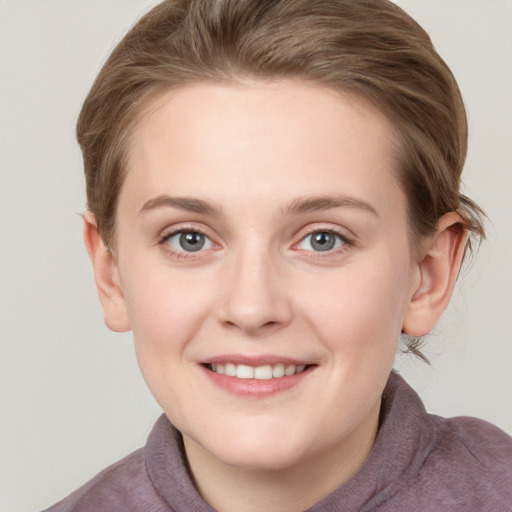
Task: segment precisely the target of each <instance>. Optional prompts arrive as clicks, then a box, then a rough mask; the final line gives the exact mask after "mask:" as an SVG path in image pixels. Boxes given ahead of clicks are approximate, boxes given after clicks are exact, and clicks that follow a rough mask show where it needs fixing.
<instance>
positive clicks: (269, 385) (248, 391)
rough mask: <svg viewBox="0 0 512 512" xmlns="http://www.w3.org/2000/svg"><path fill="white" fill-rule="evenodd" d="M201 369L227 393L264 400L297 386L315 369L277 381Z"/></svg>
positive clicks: (310, 368)
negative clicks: (231, 375) (239, 376)
mask: <svg viewBox="0 0 512 512" xmlns="http://www.w3.org/2000/svg"><path fill="white" fill-rule="evenodd" d="M201 368H202V370H203V372H205V374H206V376H207V377H208V378H209V379H210V381H211V382H213V384H215V385H216V386H218V387H219V388H222V389H223V390H225V391H228V392H229V393H232V394H234V395H239V396H244V397H253V398H265V397H268V396H272V395H275V394H277V393H281V392H283V391H286V390H288V389H291V388H293V387H294V386H297V385H298V384H300V383H301V382H302V381H303V380H304V379H305V378H307V377H308V376H309V375H310V374H311V373H312V371H313V370H314V368H315V367H314V366H312V367H309V368H306V370H304V371H303V372H301V373H297V374H295V375H290V376H288V377H280V378H278V379H238V378H236V377H229V376H228V375H223V374H221V373H215V372H212V371H211V370H209V369H208V368H207V367H205V366H202V365H201Z"/></svg>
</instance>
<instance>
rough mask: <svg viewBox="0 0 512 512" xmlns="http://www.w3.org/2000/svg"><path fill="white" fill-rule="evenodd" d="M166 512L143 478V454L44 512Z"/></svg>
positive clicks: (137, 453) (106, 471)
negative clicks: (137, 511)
mask: <svg viewBox="0 0 512 512" xmlns="http://www.w3.org/2000/svg"><path fill="white" fill-rule="evenodd" d="M148 506H149V507H150V509H151V510H152V511H153V510H154V511H155V512H157V511H158V512H160V511H162V512H163V511H168V510H169V509H168V508H167V507H165V506H164V505H163V503H162V501H161V500H160V498H159V497H158V495H157V494H156V493H155V492H154V490H153V487H152V485H151V482H150V480H149V478H148V476H147V472H146V469H145V462H144V450H143V449H140V450H137V451H135V452H133V453H132V454H130V455H128V456H127V457H125V458H124V459H122V460H120V461H118V462H116V463H115V464H112V465H111V466H109V467H108V468H106V469H104V470H103V471H102V472H101V473H99V474H98V475H96V476H95V477H94V478H93V479H92V480H90V481H89V482H87V483H86V484H85V485H83V486H82V487H80V488H79V489H77V490H76V491H75V492H73V493H72V494H71V495H69V496H68V497H67V498H65V499H64V500H62V501H60V502H59V503H57V504H56V505H54V506H52V507H50V508H49V509H47V510H46V511H45V512H99V511H109V512H121V511H130V510H134V511H135V510H146V509H148V508H147V507H148Z"/></svg>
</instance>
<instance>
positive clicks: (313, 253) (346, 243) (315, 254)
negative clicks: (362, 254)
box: [294, 227, 354, 258]
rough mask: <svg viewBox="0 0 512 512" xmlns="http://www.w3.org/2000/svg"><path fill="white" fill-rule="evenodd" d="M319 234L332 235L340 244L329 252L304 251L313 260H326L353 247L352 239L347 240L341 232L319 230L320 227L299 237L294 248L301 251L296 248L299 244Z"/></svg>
mask: <svg viewBox="0 0 512 512" xmlns="http://www.w3.org/2000/svg"><path fill="white" fill-rule="evenodd" d="M320 233H322V234H329V235H334V236H335V237H337V238H338V239H339V240H340V241H341V243H342V244H341V247H337V248H333V249H329V250H326V251H309V250H306V252H308V253H309V257H313V258H328V257H332V256H333V255H339V254H341V253H343V252H345V251H346V250H347V249H348V248H349V247H351V246H352V245H354V241H353V239H351V238H349V237H348V236H347V235H346V234H345V233H342V232H341V231H338V230H337V229H334V228H321V227H318V228H314V229H310V230H308V231H307V232H306V233H305V234H303V235H302V236H301V238H300V240H299V242H298V243H296V244H295V245H294V248H297V250H301V249H300V248H299V247H298V246H299V245H300V244H301V243H303V242H304V241H305V240H306V239H307V238H308V237H310V236H312V235H314V234H320Z"/></svg>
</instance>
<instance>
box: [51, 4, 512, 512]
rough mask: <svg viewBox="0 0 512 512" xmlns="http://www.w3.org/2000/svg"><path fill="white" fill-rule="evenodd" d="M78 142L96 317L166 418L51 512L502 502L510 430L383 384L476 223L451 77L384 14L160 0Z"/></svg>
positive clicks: (379, 8) (98, 93)
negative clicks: (126, 350) (130, 348)
mask: <svg viewBox="0 0 512 512" xmlns="http://www.w3.org/2000/svg"><path fill="white" fill-rule="evenodd" d="M78 139H79V142H80V145H81V147H82V151H83V155H84V166H85V174H86V180H87V194H88V212H87V213H86V215H85V216H84V221H85V241H86V245H87V248H88V251H89V255H90V257H91V260H92V263H93V267H94V271H95V277H96V284H97V287H98V292H99V296H100V300H101V302H102V305H103V310H104V315H105V321H106V323H107V325H108V326H109V327H110V328H111V329H112V330H114V331H127V330H132V331H133V335H134V341H135V347H136V351H137V357H138V361H139V365H140V367H141V370H142V373H143V375H144V378H145V379H146V382H147V384H148V386H149V388H150V390H151V391H152V393H153V394H154V396H155V398H156V399H157V401H158V403H159V404H160V405H161V407H162V408H163V410H164V413H165V414H164V416H162V418H161V419H160V420H159V421H158V422H157V424H156V425H155V428H154V430H153V432H152V434H151V435H150V438H149V440H148V444H147V445H146V447H145V449H144V450H139V451H138V452H135V453H134V454H132V455H130V456H128V457H127V458H126V459H124V460H123V461H121V462H119V463H117V464H115V465H114V466H112V467H110V468H108V469H107V470H105V472H103V473H102V474H100V475H99V476H98V477H96V478H95V479H93V480H92V481H91V482H89V483H88V484H86V485H85V486H84V487H83V488H81V489H79V490H78V491H76V492H75V493H74V494H73V495H71V496H70V497H69V498H67V499H66V500H64V501H63V502H61V503H60V504H58V505H56V506H55V507H53V508H51V509H50V510H52V511H58V510H84V511H86V510H145V509H147V510H176V511H178V510H180V511H182V510H183V511H184V510H205V511H206V510H212V508H213V509H216V510H220V511H231V510H248V511H251V510H265V511H272V510H280V511H288V510H289V511H296V510H305V509H308V510H382V511H386V510H395V511H396V510H464V509H466V510H502V509H503V510H506V509H507V507H509V508H510V506H511V503H512V497H511V495H510V490H509V489H510V483H511V482H510V481H511V478H512V477H511V469H510V468H511V466H512V441H511V439H510V438H509V437H508V436H507V435H506V434H504V433H503V432H501V431H499V429H497V428H495V427H493V426H491V425H488V424H486V423H484V422H481V421H479V420H475V419H469V418H459V419H455V420H444V419H442V418H438V417H435V416H430V415H428V414H426V412H425V411H424V408H423V406H422V404H421V402H420V401H419V398H418V397H417V395H416V394H415V393H414V392H413V391H412V390H411V389H410V388H409V387H408V385H407V384H406V383H405V381H403V379H401V378H400V377H399V376H397V375H394V374H392V365H393V361H394V356H395V354H396V350H397V345H398V341H399V338H400V336H401V335H404V336H408V337H410V338H411V341H410V344H411V345H410V346H411V350H412V351H418V350H419V349H418V344H417V340H418V339H419V338H421V337H422V336H424V335H426V334H427V333H428V332H430V331H431V330H432V328H433V327H434V326H435V324H436V322H437V320H438V319H439V317H440V316H441V314H442V313H443V311H444V310H445V308H446V306H447V305H448V302H449V300H450V296H451V293H452V290H453V286H454V283H455V280H456V277H457V275H458V272H459V269H460V265H461V263H462V260H463V258H464V255H465V253H466V251H467V250H468V249H470V248H471V243H470V242H471V239H472V238H475V237H476V238H477V237H478V236H483V234H484V231H483V227H482V223H481V215H482V212H481V210H480V209H479V208H478V206H477V205H476V204H474V203H473V202H472V201H471V200H470V199H468V198H467V197H465V196H464V195H462V194H461V193H460V174H461V171H462V168H463V163H464V159H465V154H466V144H467V127H466V118H465V112H464V107H463V104H462V100H461V98H460V93H459V91H458V87H457V84H456V82H455V79H454V78H453V75H452V74H451V72H450V70H449V69H448V68H447V66H446V65H445V63H444V62H443V61H442V60H441V58H440V57H439V56H438V55H437V53H436V52H435V51H434V49H433V47H432V45H431V43H430V40H429V38H428V36H427V35H426V34H425V32H424V31H423V30H422V29H421V28H420V27H419V26H418V25H417V24H416V23H415V22H414V21H413V20H412V19H411V18H410V17H408V16H407V15H406V14H405V13H404V12H403V11H402V10H400V9H399V8H397V7H396V6H395V5H393V4H391V3H389V2H386V1H382V0H379V1H377V0H374V1H369V2H364V3H362V2H356V1H354V0H352V1H311V0H308V1H290V0H280V1H279V0H276V1H269V2H252V1H251V2H249V1H240V0H239V1H237V2H234V1H229V0H218V1H215V2H206V1H199V0H198V1H166V2H163V3H161V4H160V5H158V6H157V7H155V8H154V9H153V10H152V11H151V12H150V13H148V14H147V15H146V16H145V17H144V18H143V19H142V20H141V21H139V23H138V24H137V25H136V26H135V27H134V28H133V29H132V30H131V31H130V32H129V33H128V35H127V36H126V37H125V38H124V40H123V41H122V42H121V43H120V44H119V45H118V47H117V48H116V49H115V50H114V52H113V54H112V55H111V57H110V59H109V60H108V61H107V63H106V64H105V66H104V68H103V69H102V71H101V72H100V74H99V76H98V78H97V80H96V83H95V84H94V86H93V88H92V90H91V92H90V93H89V96H88V98H87V100H86V102H85V104H84V107H83V110H82V113H81V115H80V119H79V122H78ZM468 235H469V242H468Z"/></svg>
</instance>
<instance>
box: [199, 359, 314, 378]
mask: <svg viewBox="0 0 512 512" xmlns="http://www.w3.org/2000/svg"><path fill="white" fill-rule="evenodd" d="M204 366H205V367H206V368H207V369H208V370H209V371H211V372H213V373H216V374H218V375H226V376H227V377H234V378H237V379H255V380H273V379H283V378H285V377H291V376H293V375H299V374H301V373H304V372H305V371H307V370H308V369H310V368H312V367H313V366H315V365H307V364H298V365H295V364H285V363H278V364H265V365H261V366H250V365H247V364H236V363H206V364H204Z"/></svg>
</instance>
